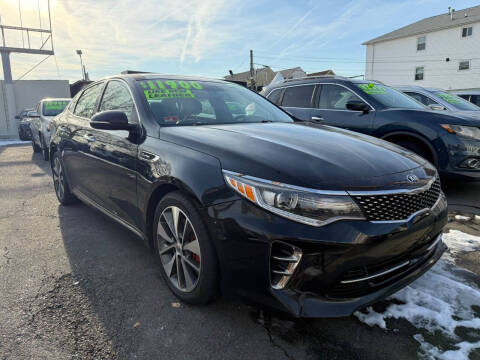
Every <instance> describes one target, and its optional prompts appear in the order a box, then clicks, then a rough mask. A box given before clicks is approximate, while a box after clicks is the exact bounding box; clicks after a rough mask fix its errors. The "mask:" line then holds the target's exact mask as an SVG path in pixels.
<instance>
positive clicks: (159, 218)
mask: <svg viewBox="0 0 480 360" xmlns="http://www.w3.org/2000/svg"><path fill="white" fill-rule="evenodd" d="M152 230H153V237H154V245H155V252H156V254H157V256H158V258H159V260H160V261H159V262H160V271H161V273H162V276H163V278H164V280H165V282H166V283H167V285H168V287H169V288H170V290H171V291H172V292H173V293H174V294H175V295H176V296H177V297H178V298H179V299H180V300H182V301H184V302H186V303H190V304H205V303H208V302H209V301H211V300H212V299H213V298H214V297H215V296H216V295H217V288H218V265H217V256H216V253H215V250H214V248H213V245H212V242H211V240H210V235H209V233H208V231H207V226H206V224H205V223H204V221H203V219H202V217H201V215H200V213H199V211H198V210H197V208H196V206H195V205H194V203H193V202H192V201H191V200H190V199H188V198H187V197H186V196H185V195H183V194H182V193H180V192H178V191H175V192H172V193H169V194H167V195H166V196H165V197H164V198H162V200H160V202H159V203H158V205H157V208H156V210H155V219H154V222H153V229H152Z"/></svg>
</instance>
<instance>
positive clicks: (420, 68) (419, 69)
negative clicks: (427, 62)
mask: <svg viewBox="0 0 480 360" xmlns="http://www.w3.org/2000/svg"><path fill="white" fill-rule="evenodd" d="M423 70H424V69H423V66H418V67H416V68H415V80H423Z"/></svg>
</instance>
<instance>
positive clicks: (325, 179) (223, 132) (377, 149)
mask: <svg viewBox="0 0 480 360" xmlns="http://www.w3.org/2000/svg"><path fill="white" fill-rule="evenodd" d="M160 138H161V139H162V140H165V141H170V142H174V143H176V144H179V145H183V146H186V147H189V148H192V149H195V150H197V151H201V152H203V153H206V154H209V155H212V156H215V157H216V158H218V159H219V161H220V162H221V165H222V168H223V169H225V170H230V171H234V172H238V173H242V174H246V175H250V176H255V177H258V178H263V179H267V180H273V181H279V182H283V183H287V184H291V185H297V186H305V187H312V188H318V189H356V188H362V189H365V188H372V187H373V188H377V187H382V188H384V187H388V186H396V185H398V183H399V182H404V181H406V174H410V173H412V172H413V173H415V174H416V175H417V176H418V177H419V178H420V179H425V178H427V177H429V176H432V175H433V174H434V173H435V170H434V169H433V167H432V166H431V165H430V164H428V163H427V162H426V160H424V159H422V158H421V157H419V156H417V155H414V154H412V153H411V152H409V151H407V150H405V149H403V148H400V147H398V146H395V145H393V144H390V143H387V142H385V141H382V140H379V139H376V138H372V137H370V136H366V135H361V134H358V133H354V132H350V131H347V130H342V129H338V128H333V127H329V126H322V125H314V124H310V123H266V124H258V123H257V124H233V125H211V126H179V127H168V128H167V127H165V128H162V130H161V132H160ZM394 174H395V175H394ZM411 185H412V184H410V186H411Z"/></svg>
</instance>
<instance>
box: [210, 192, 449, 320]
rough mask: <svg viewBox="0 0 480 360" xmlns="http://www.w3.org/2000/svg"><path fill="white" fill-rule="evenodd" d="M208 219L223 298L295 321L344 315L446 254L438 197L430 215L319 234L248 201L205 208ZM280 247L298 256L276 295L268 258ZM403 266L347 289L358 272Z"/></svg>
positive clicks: (329, 228)
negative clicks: (290, 316) (299, 253)
mask: <svg viewBox="0 0 480 360" xmlns="http://www.w3.org/2000/svg"><path fill="white" fill-rule="evenodd" d="M206 216H207V218H208V223H209V227H210V231H211V233H212V235H213V239H214V243H215V248H216V251H217V255H218V259H219V265H220V272H221V289H222V292H223V294H224V295H226V296H234V297H240V298H241V299H243V300H244V301H246V302H248V303H251V304H256V305H266V306H268V307H273V308H276V309H280V310H284V311H288V312H290V313H291V314H293V315H294V316H298V317H339V316H348V315H350V314H352V313H353V312H354V311H356V310H357V309H359V308H361V307H363V306H365V305H368V304H371V303H373V302H375V301H376V300H378V299H381V298H384V297H386V296H388V295H389V294H391V293H393V292H395V291H397V290H399V289H400V288H402V287H404V286H406V285H407V284H409V283H410V282H412V281H413V280H415V279H416V278H418V277H419V276H421V275H422V274H423V273H424V272H426V271H427V270H428V269H429V268H430V267H431V266H432V265H433V264H434V263H435V262H436V261H437V260H438V259H439V258H440V257H441V255H442V253H443V252H444V250H445V246H444V245H443V243H442V241H441V238H439V236H441V232H442V229H443V227H444V226H445V224H446V223H447V204H446V200H445V197H444V195H443V194H442V195H441V199H440V201H439V202H438V203H437V205H436V206H435V208H433V209H432V210H431V211H430V212H429V213H427V214H423V215H419V216H418V217H414V218H412V219H410V220H409V221H404V222H370V221H358V220H345V221H338V222H334V223H332V224H329V225H326V226H323V227H319V228H316V227H312V226H308V225H303V224H300V223H296V222H292V221H290V220H287V219H284V218H281V217H278V216H276V215H274V214H271V213H269V212H266V211H264V210H262V209H260V208H258V207H257V206H255V205H253V204H252V203H250V202H248V201H246V200H237V201H233V202H229V203H224V204H220V205H215V206H212V207H209V208H208V209H207V213H206ZM439 239H440V240H439ZM436 240H438V241H436ZM435 241H436V242H435ZM277 242H281V243H286V244H290V245H292V246H294V247H297V248H299V249H301V251H302V257H301V260H300V262H299V263H298V265H297V267H296V269H295V271H294V273H293V275H291V278H290V279H289V280H288V282H287V284H286V286H285V287H284V288H280V289H277V288H275V286H272V268H271V265H272V264H271V262H272V256H271V255H272V254H271V251H272V246H273V245H274V244H276V243H277ZM427 249H428V251H427ZM406 260H408V261H409V265H408V266H403V267H401V268H398V269H396V270H394V271H392V272H388V274H386V275H384V276H380V277H375V280H372V279H368V280H365V281H360V282H356V283H350V282H348V280H349V279H350V280H352V279H358V278H362V277H365V274H362V273H361V271H362V269H363V271H366V272H367V274H368V273H369V272H370V274H372V273H375V274H378V273H381V272H382V271H383V270H382V269H387V268H395V266H396V265H398V264H400V263H405V261H406ZM345 280H347V283H342V281H343V282H345ZM350 284H354V285H353V286H351V285H350Z"/></svg>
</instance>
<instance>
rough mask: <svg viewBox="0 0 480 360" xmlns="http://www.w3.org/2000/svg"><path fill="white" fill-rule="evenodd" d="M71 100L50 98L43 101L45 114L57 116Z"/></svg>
mask: <svg viewBox="0 0 480 360" xmlns="http://www.w3.org/2000/svg"><path fill="white" fill-rule="evenodd" d="M69 102H70V101H69V100H49V101H44V102H43V110H42V112H43V115H44V116H57V115H58V114H60V113H61V112H62V111H63V109H65V108H66V107H67V105H68V104H69Z"/></svg>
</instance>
